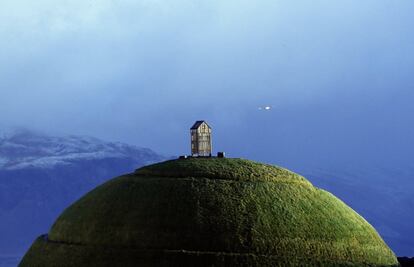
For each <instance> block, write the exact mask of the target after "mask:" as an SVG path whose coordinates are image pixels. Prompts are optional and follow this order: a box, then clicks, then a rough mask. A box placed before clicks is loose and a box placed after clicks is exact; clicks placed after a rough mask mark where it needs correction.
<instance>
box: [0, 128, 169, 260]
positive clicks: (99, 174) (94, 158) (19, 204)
mask: <svg viewBox="0 0 414 267" xmlns="http://www.w3.org/2000/svg"><path fill="white" fill-rule="evenodd" d="M163 159H165V158H164V157H163V156H161V155H158V154H156V153H155V152H153V151H152V150H150V149H147V148H140V147H136V146H132V145H126V144H122V143H113V142H105V141H102V140H99V139H96V138H91V137H79V136H68V137H53V136H47V135H43V134H39V133H34V132H30V131H17V132H14V133H9V134H3V135H2V136H1V137H0V218H1V220H0V237H1V238H0V255H16V254H22V253H23V252H24V251H25V250H27V248H28V247H29V245H30V244H31V242H32V241H33V239H34V238H35V237H36V236H38V234H39V233H42V232H45V231H47V229H49V227H50V226H51V224H52V222H53V221H54V220H55V219H56V217H57V216H58V215H59V214H60V213H61V212H62V211H63V210H64V209H65V208H66V207H67V206H68V205H69V204H71V203H72V202H74V201H75V200H77V199H78V198H79V197H80V196H82V195H83V194H85V193H86V192H88V191H90V190H91V189H93V188H94V187H96V186H97V185H99V184H101V183H103V182H104V181H106V180H107V179H108V178H111V177H113V176H117V175H120V174H122V173H126V172H131V171H132V170H134V169H136V168H137V167H140V166H143V165H147V164H149V163H153V162H158V161H161V160H163Z"/></svg>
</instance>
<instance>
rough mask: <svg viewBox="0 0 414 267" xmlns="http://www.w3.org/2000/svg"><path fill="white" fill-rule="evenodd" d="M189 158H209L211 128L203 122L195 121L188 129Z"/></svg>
mask: <svg viewBox="0 0 414 267" xmlns="http://www.w3.org/2000/svg"><path fill="white" fill-rule="evenodd" d="M190 133H191V156H193V157H211V151H212V145H211V128H210V126H208V124H207V123H206V122H205V121H196V122H195V123H194V125H193V126H192V127H191V129H190Z"/></svg>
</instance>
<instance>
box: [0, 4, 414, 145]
mask: <svg viewBox="0 0 414 267" xmlns="http://www.w3.org/2000/svg"><path fill="white" fill-rule="evenodd" d="M413 9H414V2H409V1H392V2H390V1H375V0H369V1H364V2H361V1H356V0H355V1H322V0H319V1H312V2H309V1H270V0H261V1H255V2H252V1H247V0H246V1H245V0H243V1H236V0H230V1H218V0H214V1H203V0H199V1H190V0H181V1H162V0H158V1H150V0H147V1H132V0H128V1H127V0H119V1H113V0H112V1H111V0H94V1H93V0H90V1H85V0H83V1H80V0H71V1H52V0H39V1H29V0H19V1H15V0H13V1H12V0H5V1H2V2H1V4H0V25H1V27H0V39H1V40H2V42H1V43H0V62H2V63H3V62H4V63H5V64H0V92H1V97H0V124H2V125H5V126H7V125H9V126H13V125H23V126H27V127H31V128H38V129H39V128H40V129H42V130H45V129H46V130H50V131H56V132H63V133H66V132H69V133H82V134H84V133H86V134H91V135H97V136H98V137H103V138H108V139H119V140H123V141H128V142H136V143H138V144H141V145H148V146H152V147H154V148H156V149H159V150H165V151H168V152H173V151H177V150H178V149H179V148H180V147H185V144H186V139H185V138H183V139H182V140H181V141H179V142H174V140H175V138H177V136H182V135H185V133H186V132H185V131H186V127H187V126H188V125H187V124H191V122H192V121H193V120H196V119H204V118H205V119H208V120H209V121H212V122H213V124H215V125H216V126H217V127H220V128H223V127H224V128H225V129H241V128H243V127H245V126H244V124H247V123H248V124H249V127H252V128H255V127H260V124H259V122H258V119H257V118H255V119H254V120H253V119H252V117H251V116H250V115H248V114H249V112H250V110H251V107H253V108H254V107H257V106H260V105H263V103H272V105H273V104H274V105H277V107H278V109H277V110H273V112H269V113H268V114H273V115H269V116H262V117H261V118H260V120H266V118H267V119H268V120H269V121H266V122H263V121H262V122H261V123H262V124H263V123H269V124H274V125H275V126H274V127H271V128H270V129H269V132H270V133H278V131H279V128H278V126H277V123H276V122H275V121H274V120H275V118H276V117H272V116H279V115H277V114H282V115H280V116H282V117H284V118H288V117H292V116H293V117H295V116H296V115H297V114H300V112H303V111H304V110H309V109H311V110H312V109H316V108H314V107H315V106H316V107H318V106H323V105H326V103H330V105H332V106H333V107H335V109H333V111H331V112H341V107H343V106H348V107H349V110H360V107H363V106H364V103H370V102H373V103H383V100H384V99H387V98H389V97H392V96H393V95H394V94H396V93H395V92H397V91H398V92H399V93H398V94H400V95H404V94H408V93H407V92H408V91H409V90H412V88H410V85H411V84H412V77H411V76H412V75H411V70H412V69H413V67H414V66H413V65H414V63H413V62H414V54H413V53H412V51H411V43H412V41H413V40H412V39H413V37H412V36H414V32H413V31H414V30H413V28H412V27H410V26H409V25H412V23H413V18H412V11H413ZM376 105H377V104H376ZM378 105H380V104H378ZM318 109H319V110H318V111H315V114H316V113H318V114H319V115H318V116H319V117H320V118H321V117H323V116H321V115H320V109H321V108H318ZM359 112H361V113H363V112H364V109H361V110H360V111H359ZM401 112H402V111H401ZM292 114H293V115H292ZM261 115H263V114H261ZM315 116H316V115H315ZM251 119H252V120H251ZM297 123H298V124H300V123H305V122H303V121H300V120H298V121H297ZM347 125H349V128H352V127H355V124H353V123H352V122H347ZM286 127H288V126H286ZM289 127H291V126H289ZM289 127H288V128H289ZM292 127H293V126H292ZM318 127H324V125H323V122H322V121H319V122H318ZM366 127H367V126H366ZM160 129H165V131H161V130H160ZM289 129H291V130H290V131H292V132H296V131H297V130H298V129H297V128H295V127H293V128H289ZM166 132H168V134H166ZM225 135H226V132H225V131H224V132H223V133H222V135H221V139H224V138H225ZM291 136H292V138H293V137H294V136H295V135H294V134H292V135H291ZM251 138H256V137H255V136H252V137H251ZM266 138H267V139H263V140H264V141H269V140H270V139H271V137H270V136H267V137H266ZM157 140H163V141H161V142H160V141H157ZM218 140H220V138H218ZM236 141H237V142H241V143H243V140H242V139H241V137H240V140H234V141H230V140H229V143H231V142H236ZM304 142H305V141H304ZM236 144H237V143H235V146H236Z"/></svg>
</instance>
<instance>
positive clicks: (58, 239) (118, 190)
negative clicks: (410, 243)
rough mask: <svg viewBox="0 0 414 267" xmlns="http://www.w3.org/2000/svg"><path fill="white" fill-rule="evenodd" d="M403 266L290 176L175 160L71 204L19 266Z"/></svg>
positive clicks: (230, 163)
mask: <svg viewBox="0 0 414 267" xmlns="http://www.w3.org/2000/svg"><path fill="white" fill-rule="evenodd" d="M55 265H60V266H136V265H140V266H141V265H142V266H213V265H214V266H299V265H300V266H304V265H309V266H318V265H319V266H324V265H325V266H397V265H398V262H397V259H396V258H395V256H394V254H393V253H392V251H391V250H390V249H389V248H388V247H387V245H386V244H385V243H384V242H383V240H382V239H381V237H380V236H379V235H378V234H377V232H376V231H375V229H373V228H372V226H371V225H369V224H368V223H367V222H366V221H365V220H364V219H363V218H362V217H361V216H359V215H358V214H357V213H355V212H354V211H353V210H352V209H351V208H349V207H348V206H347V205H345V204H344V203H343V202H342V201H340V200H338V199H337V198H335V197H334V196H333V195H331V194H330V193H328V192H326V191H323V190H320V189H318V188H315V187H313V186H312V185H311V184H310V183H309V182H308V181H307V180H306V179H305V178H303V177H301V176H299V175H296V174H294V173H292V172H290V171H288V170H285V169H283V168H279V167H273V166H270V165H264V164H260V163H256V162H252V161H247V160H241V159H217V158H211V159H194V158H193V159H183V160H174V161H167V162H163V163H159V164H155V165H151V166H147V167H144V168H141V169H139V170H137V171H136V172H135V173H133V174H130V175H125V176H122V177H118V178H115V179H113V180H111V181H109V182H107V183H105V184H103V185H102V186H100V187H98V188H96V189H95V190H93V191H91V192H90V193H89V194H87V195H85V196H84V197H83V198H81V199H80V200H79V201H77V202H76V203H74V204H73V205H72V206H71V207H69V208H68V209H67V210H66V211H65V212H64V213H63V214H62V215H61V216H60V217H59V219H58V220H57V221H56V223H55V224H54V225H53V227H52V229H51V230H50V232H49V236H48V240H46V239H45V238H39V239H37V240H36V241H35V243H34V244H33V246H32V248H31V249H30V250H29V252H28V253H27V254H26V256H25V257H24V259H23V261H22V263H21V266H55Z"/></svg>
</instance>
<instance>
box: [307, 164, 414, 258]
mask: <svg viewBox="0 0 414 267" xmlns="http://www.w3.org/2000/svg"><path fill="white" fill-rule="evenodd" d="M300 173H301V174H303V175H304V176H306V177H307V178H309V180H310V181H312V183H313V184H315V185H316V186H318V187H321V188H323V189H326V190H328V191H330V192H332V193H333V194H335V195H336V196H337V197H339V198H340V199H342V200H343V201H345V203H347V204H348V205H350V206H351V207H352V208H353V209H354V210H356V211H357V212H358V213H359V214H361V215H362V216H363V217H364V218H365V219H367V220H368V222H369V223H371V224H372V225H373V226H374V227H375V229H376V230H377V231H378V232H379V233H380V235H381V236H382V237H383V239H384V240H385V241H386V242H387V244H388V245H389V246H390V247H391V248H392V249H393V251H394V252H395V253H396V254H397V255H400V256H412V255H414V228H413V222H414V198H413V192H414V179H413V178H414V175H413V174H414V168H413V167H409V166H394V165H391V164H390V165H387V166H375V165H369V166H368V165H355V164H354V165H352V166H347V167H346V168H344V167H343V166H342V167H336V168H324V169H316V168H312V169H307V170H302V171H300Z"/></svg>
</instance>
